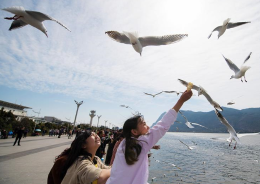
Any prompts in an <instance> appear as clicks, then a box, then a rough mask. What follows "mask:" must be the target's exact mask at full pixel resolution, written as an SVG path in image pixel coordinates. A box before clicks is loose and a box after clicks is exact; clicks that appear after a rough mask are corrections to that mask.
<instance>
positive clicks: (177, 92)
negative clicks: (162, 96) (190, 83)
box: [163, 91, 183, 96]
mask: <svg viewBox="0 0 260 184" xmlns="http://www.w3.org/2000/svg"><path fill="white" fill-rule="evenodd" d="M163 92H164V93H176V94H177V96H178V95H179V94H180V93H183V92H180V91H163Z"/></svg>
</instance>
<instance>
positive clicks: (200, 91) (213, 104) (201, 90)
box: [178, 79, 223, 111]
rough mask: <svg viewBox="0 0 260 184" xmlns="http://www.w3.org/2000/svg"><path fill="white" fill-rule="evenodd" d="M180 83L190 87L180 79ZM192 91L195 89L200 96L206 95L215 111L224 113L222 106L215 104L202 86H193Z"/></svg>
mask: <svg viewBox="0 0 260 184" xmlns="http://www.w3.org/2000/svg"><path fill="white" fill-rule="evenodd" d="M178 80H179V82H180V83H182V84H183V85H184V86H186V87H187V86H188V82H186V81H184V80H181V79H178ZM192 89H195V90H196V91H198V96H200V95H204V96H205V98H206V99H207V100H208V102H209V103H210V104H211V105H212V106H213V107H214V108H215V109H218V110H220V111H223V109H222V108H221V107H220V105H219V104H218V103H217V102H215V101H214V100H213V99H212V98H211V97H210V96H209V94H208V93H207V92H206V90H205V89H204V88H203V87H201V86H196V85H194V84H193V86H192Z"/></svg>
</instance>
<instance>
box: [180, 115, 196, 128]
mask: <svg viewBox="0 0 260 184" xmlns="http://www.w3.org/2000/svg"><path fill="white" fill-rule="evenodd" d="M179 113H180V114H181V115H182V117H183V118H184V119H185V120H186V123H185V125H187V127H189V128H194V126H192V125H191V123H190V122H189V121H188V119H187V118H186V117H185V116H184V115H183V114H182V112H181V111H179Z"/></svg>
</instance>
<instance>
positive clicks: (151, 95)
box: [144, 91, 162, 98]
mask: <svg viewBox="0 0 260 184" xmlns="http://www.w3.org/2000/svg"><path fill="white" fill-rule="evenodd" d="M161 93H162V91H161V92H160V93H156V94H154V95H153V94H150V93H145V92H144V94H146V95H149V96H152V97H153V98H154V97H155V96H156V95H159V94H161Z"/></svg>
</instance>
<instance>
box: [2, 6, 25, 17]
mask: <svg viewBox="0 0 260 184" xmlns="http://www.w3.org/2000/svg"><path fill="white" fill-rule="evenodd" d="M3 10H5V11H8V12H10V13H13V14H15V15H16V14H18V13H19V12H24V11H25V9H24V7H22V6H13V7H8V8H3Z"/></svg>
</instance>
